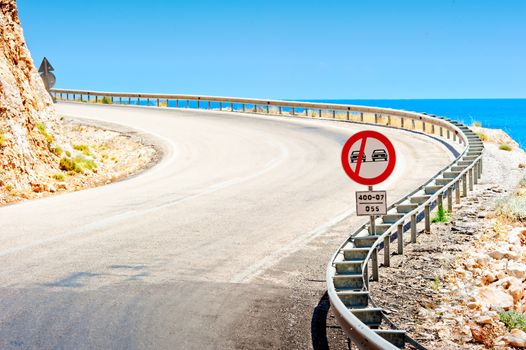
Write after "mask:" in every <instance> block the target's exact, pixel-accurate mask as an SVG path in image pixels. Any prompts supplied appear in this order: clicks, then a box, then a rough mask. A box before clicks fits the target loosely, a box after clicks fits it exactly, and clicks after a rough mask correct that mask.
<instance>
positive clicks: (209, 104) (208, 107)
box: [207, 101, 212, 109]
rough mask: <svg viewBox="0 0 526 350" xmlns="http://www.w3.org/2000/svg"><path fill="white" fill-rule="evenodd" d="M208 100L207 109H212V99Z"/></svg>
mask: <svg viewBox="0 0 526 350" xmlns="http://www.w3.org/2000/svg"><path fill="white" fill-rule="evenodd" d="M207 102H208V106H207V109H210V108H212V107H211V103H210V101H207Z"/></svg>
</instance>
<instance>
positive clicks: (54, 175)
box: [51, 173, 64, 181]
mask: <svg viewBox="0 0 526 350" xmlns="http://www.w3.org/2000/svg"><path fill="white" fill-rule="evenodd" d="M51 177H52V178H54V179H55V180H57V181H64V175H63V174H61V173H56V174H53V175H51Z"/></svg>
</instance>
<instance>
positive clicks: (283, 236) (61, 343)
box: [0, 103, 452, 349]
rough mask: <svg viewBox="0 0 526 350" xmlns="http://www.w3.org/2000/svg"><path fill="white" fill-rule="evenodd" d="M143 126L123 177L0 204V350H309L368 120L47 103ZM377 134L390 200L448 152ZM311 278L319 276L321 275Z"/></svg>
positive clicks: (412, 138)
mask: <svg viewBox="0 0 526 350" xmlns="http://www.w3.org/2000/svg"><path fill="white" fill-rule="evenodd" d="M57 108H58V110H59V113H61V114H63V115H66V116H69V117H74V118H79V119H82V118H87V119H90V120H92V121H94V120H95V121H102V122H110V123H116V124H121V125H124V126H125V127H127V128H130V129H134V130H137V131H140V132H142V133H146V134H149V135H151V136H152V137H153V138H155V140H156V142H157V143H158V144H159V146H160V147H161V148H162V149H163V157H162V159H161V161H160V162H159V164H157V165H156V166H154V167H153V168H151V169H150V170H147V171H145V172H143V173H141V174H140V175H138V176H135V177H132V178H130V179H128V180H125V181H121V182H118V183H114V184H111V185H107V186H103V187H98V188H95V189H90V190H86V191H81V192H76V193H69V194H63V195H58V196H54V197H48V198H45V199H39V200H34V201H28V202H24V203H20V204H16V205H11V206H6V207H3V208H0V222H1V223H2V228H1V234H0V266H1V268H0V286H1V287H0V348H1V349H230V348H251V349H252V348H298V349H302V348H308V347H309V346H310V345H309V339H310V333H309V332H310V329H309V327H310V318H311V314H312V309H313V307H314V306H315V305H316V303H317V301H318V299H319V298H320V297H321V295H322V294H323V290H324V283H323V279H324V271H325V264H326V263H327V261H328V260H329V257H330V255H331V253H332V252H333V251H334V249H335V248H336V246H337V245H338V243H339V242H341V241H343V239H344V238H345V237H346V235H347V234H348V232H349V231H350V229H351V227H352V226H356V225H358V223H360V222H362V220H363V219H357V218H355V217H354V216H353V215H352V214H353V209H354V191H355V190H357V189H359V188H361V189H363V187H359V186H357V185H354V184H353V183H351V182H350V181H349V180H348V179H347V178H346V176H345V175H344V173H343V171H342V170H341V168H340V164H339V155H340V149H341V146H342V145H343V143H344V142H345V140H346V139H347V138H348V137H349V136H350V135H351V134H352V133H354V132H356V131H358V130H361V129H363V128H364V126H360V125H354V124H347V123H337V122H331V121H320V120H306V119H295V118H276V117H261V116H252V115H248V114H241V113H235V114H233V113H228V112H212V111H191V110H166V109H146V108H140V107H139V108H138V107H117V106H95V105H87V104H65V103H63V104H58V105H57ZM368 128H370V129H376V130H381V131H383V132H384V133H385V134H386V135H388V136H389V137H390V138H391V140H392V141H393V143H394V145H395V147H396V150H397V153H398V158H399V162H398V164H397V168H396V170H395V175H394V176H392V178H391V179H390V180H389V182H388V183H386V184H384V187H385V188H387V189H388V190H389V192H388V193H389V199H390V200H392V201H394V200H396V199H397V198H399V197H401V196H402V195H404V194H406V193H407V192H409V191H410V190H412V189H414V188H415V187H416V185H417V184H420V183H422V182H424V181H425V180H426V179H428V178H429V177H430V176H432V175H433V174H434V173H435V172H437V171H438V170H439V169H440V168H442V167H443V166H445V165H446V164H447V163H448V162H449V161H450V160H451V159H452V156H451V155H450V154H449V153H448V152H447V151H446V150H445V148H444V147H443V146H442V145H440V144H438V143H437V142H436V141H433V140H431V139H429V138H427V137H425V136H420V135H415V134H412V133H409V132H406V131H397V130H391V129H382V128H377V127H368ZM320 281H321V282H320Z"/></svg>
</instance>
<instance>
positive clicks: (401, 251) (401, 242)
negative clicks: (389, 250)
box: [396, 224, 404, 255]
mask: <svg viewBox="0 0 526 350" xmlns="http://www.w3.org/2000/svg"><path fill="white" fill-rule="evenodd" d="M396 240H397V241H398V254H400V255H402V254H404V224H399V225H398V228H397V232H396Z"/></svg>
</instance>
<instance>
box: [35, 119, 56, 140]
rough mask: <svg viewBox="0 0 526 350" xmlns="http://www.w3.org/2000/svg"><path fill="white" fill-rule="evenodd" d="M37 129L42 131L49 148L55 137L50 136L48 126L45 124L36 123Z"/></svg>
mask: <svg viewBox="0 0 526 350" xmlns="http://www.w3.org/2000/svg"><path fill="white" fill-rule="evenodd" d="M36 127H37V129H38V130H39V131H40V133H41V134H42V135H44V137H45V138H46V142H47V144H48V146H49V145H50V144H51V143H52V142H53V136H52V135H50V134H48V132H47V130H46V126H45V125H44V124H43V123H40V122H39V123H36Z"/></svg>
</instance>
